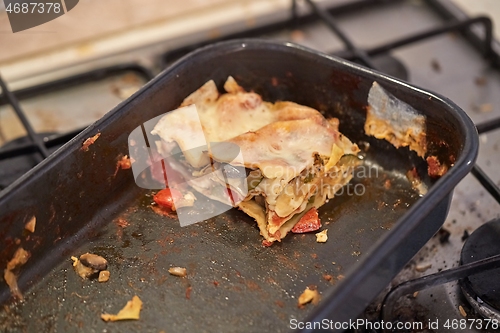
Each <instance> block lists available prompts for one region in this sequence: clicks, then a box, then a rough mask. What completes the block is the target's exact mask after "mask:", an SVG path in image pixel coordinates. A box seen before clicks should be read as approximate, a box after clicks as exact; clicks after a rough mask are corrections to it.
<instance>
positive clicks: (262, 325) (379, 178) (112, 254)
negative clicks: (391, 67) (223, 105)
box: [0, 40, 478, 332]
mask: <svg viewBox="0 0 500 333" xmlns="http://www.w3.org/2000/svg"><path fill="white" fill-rule="evenodd" d="M228 75H232V76H233V77H235V78H236V80H237V81H238V82H239V83H240V84H241V85H242V86H244V87H245V88H246V89H247V90H254V91H256V92H258V93H260V94H262V96H263V97H264V99H265V100H268V101H275V100H291V101H295V102H298V103H301V104H305V105H308V106H312V107H314V108H317V109H319V110H320V111H322V112H323V113H324V114H325V115H327V116H335V117H338V118H339V119H340V124H341V125H340V129H341V131H342V132H343V133H344V134H346V135H347V136H348V137H349V138H351V139H352V140H353V141H355V142H357V143H358V144H359V145H360V146H361V147H367V146H368V145H367V144H366V143H369V149H367V150H366V149H365V151H364V155H365V158H364V163H365V164H364V166H363V167H365V168H371V170H372V174H369V175H364V176H359V177H356V178H355V179H353V181H352V182H353V184H362V185H363V186H365V189H366V192H365V193H364V195H361V196H360V195H348V194H347V193H344V195H340V196H338V197H336V198H335V199H333V200H330V202H329V203H327V204H326V205H325V206H323V207H322V208H321V209H320V217H321V219H322V221H323V225H324V227H326V228H327V229H328V230H329V232H328V235H329V240H328V242H327V243H325V244H319V243H316V242H315V237H314V235H313V234H309V235H290V236H287V237H286V238H285V239H284V241H283V242H282V243H279V244H274V245H273V246H271V247H263V246H262V245H261V237H260V236H259V232H258V229H257V228H256V225H255V223H254V221H253V220H252V219H251V218H249V217H248V216H246V215H245V214H243V213H242V212H240V211H237V210H234V209H233V210H230V211H228V212H226V213H224V214H222V215H220V216H218V217H216V218H212V219H210V220H208V221H204V222H201V223H197V224H194V225H191V226H187V227H183V228H181V227H180V225H179V223H178V222H177V221H176V220H174V219H170V218H167V217H163V216H160V215H157V214H156V213H154V212H153V210H152V209H151V207H150V203H151V202H152V196H151V195H152V193H154V191H151V190H145V189H141V188H139V187H138V186H137V185H136V184H135V183H134V179H133V176H132V172H131V170H120V171H118V173H117V174H116V176H114V173H115V167H116V162H117V158H118V157H119V156H120V154H128V146H127V138H128V136H129V134H130V133H131V131H132V130H133V129H135V128H136V127H137V126H139V125H141V124H142V123H144V122H145V121H148V120H149V119H151V118H153V117H155V116H158V115H160V114H163V113H165V112H167V111H169V110H173V109H176V108H177V107H178V105H179V104H180V102H181V101H182V100H183V99H184V98H185V97H186V96H187V95H188V94H190V93H191V92H193V91H195V90H196V89H197V88H199V87H200V86H201V85H202V84H204V83H205V82H206V81H208V80H209V79H214V80H215V82H216V83H217V85H218V86H219V87H220V88H221V87H222V84H223V82H224V80H225V79H226V78H227V76H228ZM373 81H377V82H378V83H379V84H380V85H381V86H383V87H384V88H385V89H386V90H387V91H389V92H390V93H392V94H393V95H395V96H396V97H397V98H399V99H401V100H402V101H404V102H406V103H408V104H410V105H412V106H413V107H414V108H415V109H417V110H419V112H421V113H422V114H424V115H426V116H427V139H428V151H429V154H431V155H437V156H438V158H439V159H440V160H441V161H446V162H447V163H450V156H453V157H455V159H456V161H455V163H454V166H453V167H452V168H451V169H450V170H449V172H448V173H447V174H446V175H445V176H444V177H442V178H441V179H439V180H437V181H431V180H430V179H429V178H428V177H425V174H426V171H427V169H426V168H427V165H426V162H425V161H424V160H423V159H421V158H419V157H418V156H416V154H415V153H413V152H410V151H409V150H408V149H395V148H394V147H392V146H391V145H390V144H388V143H387V142H385V141H381V140H375V139H373V138H369V137H367V136H366V135H364V131H363V124H364V120H365V114H366V110H365V108H366V105H367V94H368V91H369V89H370V86H371V85H372V82H373ZM276 83H277V84H276ZM98 132H99V133H101V136H100V137H99V139H98V140H97V141H96V142H95V143H94V144H93V145H91V146H90V147H89V150H88V151H83V150H81V149H80V148H81V147H82V143H83V141H84V140H85V139H86V138H88V137H91V136H93V135H95V134H96V133H98ZM363 142H364V143H363ZM477 147H478V139H477V132H476V130H475V127H474V125H473V124H472V122H471V121H470V120H469V118H468V117H467V116H466V115H465V113H464V112H463V111H462V110H460V109H459V108H458V107H457V106H456V105H455V104H453V103H452V102H450V101H449V100H447V99H446V98H443V97H441V96H438V95H436V94H433V93H430V92H427V91H425V90H422V89H419V88H415V87H413V86H411V85H409V84H407V83H405V82H401V81H398V80H396V79H394V78H391V77H388V76H385V75H382V74H380V73H377V72H373V71H371V70H368V69H366V68H363V67H360V66H357V65H354V64H352V63H350V62H346V61H344V60H341V59H338V58H333V57H329V56H326V55H323V54H321V53H317V52H314V51H311V50H308V49H305V48H302V47H299V46H296V45H292V44H288V43H276V42H267V41H261V40H238V41H230V42H224V43H220V44H215V45H211V46H208V47H205V48H203V49H200V50H198V51H196V52H194V53H192V54H190V55H188V56H186V57H184V58H183V59H181V60H180V61H178V62H177V63H176V64H174V65H173V66H171V67H170V68H169V69H167V70H166V71H164V72H163V73H161V74H160V75H158V76H157V77H156V78H155V79H153V80H152V81H151V82H149V83H148V84H146V85H145V86H144V87H143V88H142V89H141V90H140V91H139V92H137V93H136V94H135V95H133V96H132V97H131V98H129V99H128V100H126V101H125V102H123V103H121V104H120V105H118V106H117V107H116V108H114V109H113V110H112V111H111V112H109V113H108V114H106V115H105V116H104V117H103V118H102V119H101V120H99V121H98V122H96V123H95V124H93V125H92V126H90V127H89V128H87V129H86V130H85V131H84V132H82V133H81V134H80V135H78V136H77V137H76V138H74V139H73V140H71V142H69V143H68V144H66V145H65V146H63V147H62V148H61V149H59V150H58V151H57V152H56V153H54V154H53V155H51V156H50V157H49V158H47V159H46V160H45V161H43V162H42V163H40V164H39V165H38V166H37V167H36V168H34V169H33V170H31V171H30V172H29V173H28V174H26V175H25V176H23V177H22V178H21V179H19V180H18V181H17V182H15V183H14V184H12V185H11V186H10V187H9V188H7V189H6V190H4V191H3V192H1V193H0V223H1V227H0V239H2V244H3V245H2V248H1V252H0V260H1V265H2V267H5V265H6V263H7V262H8V260H9V259H10V258H11V257H12V255H13V253H14V252H15V250H16V249H17V248H18V247H19V246H22V247H23V248H24V249H26V250H28V251H29V252H30V253H31V258H30V259H29V260H28V262H27V263H26V264H25V265H24V266H23V267H22V268H21V270H20V272H19V285H20V287H21V290H22V291H23V292H24V295H25V301H24V303H16V302H12V297H11V294H10V291H9V289H8V287H7V286H6V284H5V283H2V286H1V291H0V300H1V302H2V303H3V304H6V305H7V306H5V307H4V308H3V311H2V314H1V316H0V331H2V332H4V331H6V332H8V331H12V332H18V331H19V332H23V331H29V332H35V331H36V332H39V331H44V332H82V331H83V332H103V331H104V330H107V331H108V332H159V331H161V330H164V331H165V332H237V331H239V332H241V331H249V332H285V331H288V330H289V322H290V319H293V318H295V319H297V320H304V319H307V320H313V319H314V320H320V319H322V318H328V319H331V320H333V321H334V322H342V321H346V320H348V319H349V318H352V319H354V318H356V317H357V316H358V315H359V314H360V313H361V312H362V311H363V309H364V308H365V306H366V305H367V304H368V303H369V302H370V301H371V300H372V299H373V298H375V297H376V296H377V295H378V293H379V292H380V291H381V290H382V289H383V288H385V287H386V286H387V285H388V284H389V282H390V281H391V279H392V278H393V277H394V276H395V275H396V274H397V273H398V272H399V270H400V269H401V268H402V267H403V266H404V265H405V264H406V263H407V262H408V261H409V260H410V259H411V258H412V257H413V255H415V253H416V252H417V251H418V250H419V249H420V248H421V247H422V246H423V245H424V243H425V242H426V241H427V240H429V239H430V238H431V237H432V236H433V235H434V234H435V233H436V231H437V230H438V229H439V228H440V226H441V225H442V223H443V222H444V220H445V217H446V214H447V212H448V208H449V204H450V200H451V196H452V190H453V188H454V186H455V185H456V184H457V183H458V182H459V180H460V179H462V178H463V177H464V176H465V175H466V174H467V173H468V172H469V171H470V169H471V167H472V165H473V162H474V160H475V158H476V154H477ZM413 167H416V168H417V170H418V172H419V174H420V175H421V176H422V179H423V181H424V182H425V183H426V184H427V185H428V186H429V188H430V190H429V192H428V193H427V194H426V195H425V196H424V197H421V198H420V197H419V196H418V194H417V193H416V192H415V191H414V190H413V189H412V188H411V186H410V184H409V182H408V180H407V178H406V177H405V174H406V173H407V171H408V170H410V169H412V168H413ZM387 180H389V181H390V186H389V187H387V185H388V184H389V182H387ZM32 215H35V216H36V218H37V224H36V230H35V232H34V234H31V235H30V234H27V233H26V231H24V225H25V223H26V222H27V221H28V219H29V218H30V217H31V216H32ZM118 222H119V223H118ZM124 222H126V223H124ZM120 224H121V226H120ZM125 224H128V226H125V227H124V225H125ZM16 243H17V244H16ZM18 244H19V245H18ZM86 251H90V252H93V253H96V254H100V255H102V256H104V257H106V258H107V259H108V261H109V263H110V264H109V270H110V272H111V279H110V281H109V282H107V283H98V282H97V281H88V280H85V281H84V280H82V279H81V278H80V277H79V276H77V275H76V274H75V272H74V271H73V269H72V266H71V260H70V256H72V255H80V254H82V253H84V252H86ZM170 266H183V267H186V268H187V270H188V276H187V277H186V278H178V277H174V276H171V275H169V273H168V272H167V270H168V268H169V267H170ZM326 274H329V275H331V276H332V277H333V278H332V280H331V281H327V280H326V279H325V278H324V275H326ZM342 276H343V277H344V278H343V279H342ZM309 285H315V286H317V288H318V290H319V291H320V292H321V294H322V301H321V302H320V303H319V305H317V306H314V305H312V304H308V305H306V306H305V308H303V309H299V308H298V307H297V297H298V296H299V295H300V294H301V293H302V292H303V290H304V289H305V288H306V286H309ZM189 287H191V292H190V295H189V296H190V297H189V299H188V297H186V292H187V290H188V288H189ZM133 295H138V296H139V297H140V298H141V299H142V301H143V302H144V305H143V309H142V312H141V319H140V320H139V321H128V322H116V323H105V322H103V321H102V320H101V319H100V314H101V313H103V312H108V313H116V312H118V310H119V309H121V308H122V307H123V306H124V305H125V303H126V301H128V300H130V299H131V298H132V296H133Z"/></svg>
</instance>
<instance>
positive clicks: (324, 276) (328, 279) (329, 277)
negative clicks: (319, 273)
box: [323, 274, 333, 281]
mask: <svg viewBox="0 0 500 333" xmlns="http://www.w3.org/2000/svg"><path fill="white" fill-rule="evenodd" d="M323 279H325V281H332V280H333V276H331V275H330V274H324V275H323Z"/></svg>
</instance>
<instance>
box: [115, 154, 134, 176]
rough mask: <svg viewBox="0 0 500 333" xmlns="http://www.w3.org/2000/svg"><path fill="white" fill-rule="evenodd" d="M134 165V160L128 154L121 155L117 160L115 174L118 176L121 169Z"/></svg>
mask: <svg viewBox="0 0 500 333" xmlns="http://www.w3.org/2000/svg"><path fill="white" fill-rule="evenodd" d="M131 167H132V161H131V160H130V158H129V157H128V155H124V156H122V155H120V156H118V161H117V162H116V169H115V173H114V175H113V176H116V174H117V173H118V171H119V170H127V169H130V168H131Z"/></svg>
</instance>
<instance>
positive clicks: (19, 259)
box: [3, 247, 30, 300]
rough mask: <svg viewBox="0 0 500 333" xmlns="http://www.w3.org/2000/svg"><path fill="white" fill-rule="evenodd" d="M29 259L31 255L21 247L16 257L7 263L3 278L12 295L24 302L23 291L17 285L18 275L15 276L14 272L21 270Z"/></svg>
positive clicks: (15, 254)
mask: <svg viewBox="0 0 500 333" xmlns="http://www.w3.org/2000/svg"><path fill="white" fill-rule="evenodd" d="M29 258H30V253H29V252H28V251H26V250H25V249H23V248H22V247H20V248H18V249H17V250H16V252H15V253H14V256H13V257H12V259H11V260H10V261H9V262H8V263H7V267H6V269H5V270H4V275H3V278H4V280H5V282H6V283H7V285H8V286H9V288H10V292H11V293H12V295H14V296H16V297H17V298H19V299H20V300H23V295H22V294H21V291H20V290H19V287H18V285H17V276H16V274H14V272H13V271H14V270H15V269H16V268H19V267H21V266H22V265H24V264H25V263H26V262H27V261H28V259H29Z"/></svg>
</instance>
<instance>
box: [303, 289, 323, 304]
mask: <svg viewBox="0 0 500 333" xmlns="http://www.w3.org/2000/svg"><path fill="white" fill-rule="evenodd" d="M320 299H321V296H320V295H319V293H318V290H316V289H315V288H312V287H307V288H306V289H305V290H304V292H303V293H302V294H301V295H300V296H299V301H298V306H299V307H302V306H304V305H305V304H307V303H309V302H311V303H312V304H314V305H316V304H318V303H319V301H320Z"/></svg>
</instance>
